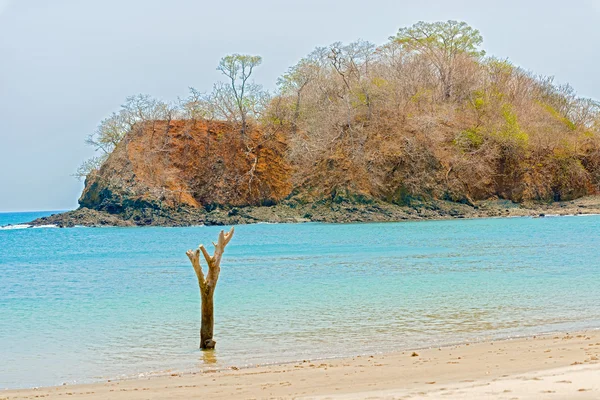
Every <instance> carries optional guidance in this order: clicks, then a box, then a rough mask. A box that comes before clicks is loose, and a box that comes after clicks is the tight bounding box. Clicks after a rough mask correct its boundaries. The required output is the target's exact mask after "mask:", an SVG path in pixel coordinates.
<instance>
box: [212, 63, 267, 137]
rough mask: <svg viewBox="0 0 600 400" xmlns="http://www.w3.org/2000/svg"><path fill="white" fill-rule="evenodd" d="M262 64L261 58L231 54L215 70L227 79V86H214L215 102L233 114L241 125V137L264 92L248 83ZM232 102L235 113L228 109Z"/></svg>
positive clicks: (257, 86) (250, 82)
mask: <svg viewBox="0 0 600 400" xmlns="http://www.w3.org/2000/svg"><path fill="white" fill-rule="evenodd" d="M261 63H262V57H260V56H251V55H245V54H231V55H228V56H225V57H223V58H222V59H221V61H220V62H219V66H218V67H217V70H219V71H221V73H222V74H223V75H225V76H226V77H227V78H229V82H228V86H224V85H215V95H216V98H217V100H220V101H221V102H223V104H224V105H225V106H226V109H227V111H229V113H234V114H235V116H236V117H237V118H236V119H239V121H240V122H241V125H242V136H245V134H246V130H247V124H248V116H249V115H250V114H252V113H256V109H257V107H258V106H259V105H260V103H261V100H263V99H264V95H265V92H264V91H263V90H262V86H260V85H257V84H255V83H253V82H252V81H250V80H249V79H250V76H251V75H252V71H253V70H254V68H256V67H258V66H259V65H260V64H261ZM231 102H233V104H234V107H235V111H234V110H232V109H231V107H228V106H227V105H228V104H229V103H231Z"/></svg>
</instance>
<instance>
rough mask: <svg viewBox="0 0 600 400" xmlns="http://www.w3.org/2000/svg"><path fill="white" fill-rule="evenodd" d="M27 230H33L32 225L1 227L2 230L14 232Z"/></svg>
mask: <svg viewBox="0 0 600 400" xmlns="http://www.w3.org/2000/svg"><path fill="white" fill-rule="evenodd" d="M27 228H31V225H26V224H16V225H6V226H0V230H14V229H27Z"/></svg>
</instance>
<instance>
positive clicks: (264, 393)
mask: <svg viewBox="0 0 600 400" xmlns="http://www.w3.org/2000/svg"><path fill="white" fill-rule="evenodd" d="M491 346H495V347H491ZM599 359H600V329H595V330H594V329H590V330H584V331H580V332H574V333H548V334H542V335H534V336H527V337H520V338H505V339H499V340H484V341H480V342H467V343H461V344H454V345H446V346H442V347H438V346H434V347H429V346H425V347H423V348H420V349H412V350H405V351H396V352H390V353H381V354H365V355H360V356H354V357H343V358H334V359H331V358H324V359H311V360H303V361H301V362H287V363H278V364H269V365H264V366H250V367H240V368H238V367H229V368H223V369H213V370H206V371H197V372H187V373H171V374H169V373H166V374H161V375H153V376H149V377H144V378H126V379H120V380H107V381H103V382H97V383H89V384H77V385H64V386H55V387H44V388H30V389H8V390H3V391H0V399H27V398H36V397H50V398H56V397H58V396H64V395H67V396H74V397H72V398H86V399H87V398H90V399H97V398H116V399H124V398H127V399H137V398H140V399H142V398H144V399H169V398H205V397H211V398H269V397H277V398H299V397H300V398H366V397H368V398H392V397H393V398H398V397H399V396H400V398H403V397H401V396H413V397H414V396H415V395H416V396H424V395H430V396H431V395H433V396H436V395H443V398H469V396H472V397H473V398H478V396H480V397H481V396H484V395H486V393H487V395H489V394H490V393H488V392H486V390H488V389H489V388H492V387H498V390H500V389H501V387H506V389H502V390H500V391H499V392H498V393H499V394H501V393H505V394H506V393H508V394H510V395H511V396H510V397H506V398H514V397H515V396H516V397H519V398H540V397H543V393H544V391H546V392H547V393H548V394H547V395H546V396H549V395H550V394H560V393H563V395H567V394H568V396H569V397H568V398H585V399H587V398H599V397H600V380H599V379H597V377H598V376H600V361H599ZM565 377H566V378H565ZM549 378H551V379H549ZM567 378H569V379H567ZM567 381H569V382H570V383H566V382H567ZM571 386H573V387H571ZM575 386H577V387H575ZM579 386H581V387H579ZM580 389H582V390H580ZM489 390H491V389H489ZM507 390H510V392H506V391H507ZM517 390H521V391H524V392H522V393H521V392H517ZM528 394H535V395H537V396H540V397H535V396H533V397H523V396H527V395H528ZM454 395H456V396H458V397H453V396H454ZM594 396H595V397H594ZM498 398H504V397H502V396H499V397H498ZM549 398H551V397H549Z"/></svg>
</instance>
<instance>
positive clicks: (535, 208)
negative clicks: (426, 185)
mask: <svg viewBox="0 0 600 400" xmlns="http://www.w3.org/2000/svg"><path fill="white" fill-rule="evenodd" d="M291 170H292V168H291V166H289V165H287V163H286V141H285V137H284V136H283V135H282V134H274V133H270V134H265V133H261V132H258V131H256V130H254V131H252V132H251V133H249V134H248V135H247V136H246V137H242V135H240V132H239V131H237V130H236V129H233V128H232V126H230V125H228V124H225V123H217V122H212V123H207V122H199V121H154V122H152V123H146V124H144V125H138V126H136V127H134V129H133V130H132V131H131V132H130V133H129V134H128V135H127V136H126V137H125V138H124V139H123V140H122V141H121V142H120V143H119V145H118V146H117V147H116V149H115V150H114V151H113V152H112V154H111V155H110V157H109V158H108V160H107V161H106V162H105V163H104V164H103V165H102V167H101V168H100V170H99V171H96V172H94V173H92V174H90V175H89V176H88V177H87V179H86V182H85V189H84V190H83V193H82V195H81V197H80V199H79V204H80V208H79V209H77V210H75V211H70V212H67V213H64V214H59V215H53V216H50V217H46V218H40V219H38V220H36V221H33V222H32V223H31V224H33V225H49V224H53V225H58V226H61V227H72V226H78V225H83V226H148V225H153V226H191V225H223V224H227V225H231V224H247V223H256V222H273V223H280V222H308V221H318V222H376V221H377V222H386V221H402V220H420V219H443V218H475V217H495V216H524V215H533V216H539V215H544V214H579V213H600V197H587V198H583V199H579V200H575V201H571V202H563V203H552V204H548V203H533V202H530V203H523V204H517V203H514V202H512V201H510V200H500V199H496V200H493V199H492V200H486V201H473V200H472V199H470V198H468V197H467V198H466V199H462V200H460V201H452V200H453V199H446V200H441V199H436V198H431V197H429V198H426V197H414V196H410V195H402V196H400V195H399V196H400V197H401V200H402V201H399V200H398V199H396V198H395V197H394V198H392V199H391V200H390V199H387V198H377V197H375V196H373V195H372V194H370V193H365V192H364V191H362V192H360V191H352V190H350V189H348V188H347V187H346V188H343V187H340V188H338V189H336V190H334V191H332V192H331V193H329V192H327V193H328V194H327V195H326V196H324V195H323V192H322V191H319V189H318V188H316V189H315V187H314V185H313V186H312V189H311V188H309V187H297V188H292V185H291V183H290V181H291ZM350 186H351V185H350ZM292 189H293V190H292ZM401 194H402V193H401ZM397 197H398V196H397ZM400 197H399V198H400Z"/></svg>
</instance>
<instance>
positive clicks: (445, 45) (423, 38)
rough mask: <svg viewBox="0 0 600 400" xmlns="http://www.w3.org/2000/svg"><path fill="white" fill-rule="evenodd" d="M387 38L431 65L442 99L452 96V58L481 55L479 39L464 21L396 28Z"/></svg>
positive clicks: (453, 70)
mask: <svg viewBox="0 0 600 400" xmlns="http://www.w3.org/2000/svg"><path fill="white" fill-rule="evenodd" d="M390 39H391V40H393V41H395V42H397V43H399V44H401V45H402V46H403V47H404V48H405V49H406V50H408V51H410V52H414V53H417V54H421V55H423V56H424V57H426V58H427V59H428V61H429V62H430V63H431V64H432V65H433V66H434V67H435V69H436V71H437V73H438V74H439V78H440V81H441V85H442V93H443V96H444V98H445V99H448V98H450V97H451V96H452V84H453V75H454V72H455V69H456V61H457V59H458V57H459V56H461V55H468V56H471V57H476V58H479V57H482V56H483V55H485V52H484V51H483V50H480V49H479V47H480V46H481V44H482V43H483V38H482V36H481V34H480V33H479V31H478V30H477V29H474V28H472V27H470V26H469V25H468V24H467V23H466V22H458V21H446V22H431V23H430V22H423V21H420V22H418V23H416V24H414V25H412V26H410V27H408V28H400V29H399V30H398V33H397V34H396V36H392V37H391V38H390Z"/></svg>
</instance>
